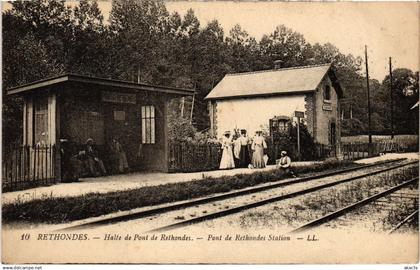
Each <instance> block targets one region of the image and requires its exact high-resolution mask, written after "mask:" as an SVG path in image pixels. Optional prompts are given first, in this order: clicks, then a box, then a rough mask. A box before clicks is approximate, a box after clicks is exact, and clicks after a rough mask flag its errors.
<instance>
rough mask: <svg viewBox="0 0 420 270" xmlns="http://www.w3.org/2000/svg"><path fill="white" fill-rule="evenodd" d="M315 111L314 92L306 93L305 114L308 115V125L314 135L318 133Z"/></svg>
mask: <svg viewBox="0 0 420 270" xmlns="http://www.w3.org/2000/svg"><path fill="white" fill-rule="evenodd" d="M315 113H316V108H315V106H314V94H313V93H311V94H306V95H305V114H306V115H305V116H306V125H307V128H308V131H309V133H310V134H311V135H312V136H314V134H315V133H316V122H315Z"/></svg>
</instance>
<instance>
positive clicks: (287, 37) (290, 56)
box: [260, 25, 308, 69]
mask: <svg viewBox="0 0 420 270" xmlns="http://www.w3.org/2000/svg"><path fill="white" fill-rule="evenodd" d="M260 48H261V56H262V58H263V59H264V64H265V66H264V68H265V69H269V68H272V66H273V62H274V61H275V60H281V61H283V62H282V63H283V64H282V65H283V67H291V66H299V65H303V64H304V63H305V60H306V59H305V58H304V56H305V55H306V54H307V53H306V51H305V50H306V49H308V47H307V43H306V41H305V38H304V37H303V35H302V34H300V33H298V32H295V31H293V30H292V29H290V28H287V27H286V26H284V25H279V26H277V27H276V29H275V30H274V32H273V33H271V34H270V35H264V36H263V37H262V39H261V41H260Z"/></svg>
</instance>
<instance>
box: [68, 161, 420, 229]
mask: <svg viewBox="0 0 420 270" xmlns="http://www.w3.org/2000/svg"><path fill="white" fill-rule="evenodd" d="M401 161H403V159H399V160H392V161H386V162H381V163H375V164H369V165H363V166H357V167H353V168H347V169H343V170H336V171H332V172H327V173H321V174H317V175H313V176H308V177H303V178H295V179H291V180H285V181H280V182H276V183H270V184H266V185H263V186H258V187H251V188H247V189H243V190H239V191H232V192H228V193H224V194H220V195H213V196H209V197H205V198H199V199H194V200H190V201H187V202H179V203H173V204H170V205H165V206H157V207H153V208H151V209H147V210H140V211H135V212H131V213H128V214H123V215H119V216H114V217H109V218H102V219H99V220H94V221H88V222H82V223H81V224H77V225H73V226H71V227H67V228H65V229H62V230H73V229H80V228H86V227H95V226H101V225H109V224H113V223H118V222H122V221H128V220H136V219H141V218H145V217H149V216H153V215H158V214H162V213H167V212H171V211H175V210H179V209H185V208H189V207H194V206H197V205H203V204H207V203H211V202H219V201H223V200H226V199H230V198H237V197H240V196H245V195H249V194H254V193H255V194H256V193H260V192H262V191H266V190H272V189H276V188H282V187H286V186H291V185H294V184H298V183H304V182H308V181H312V180H317V179H321V178H326V177H329V176H336V175H341V174H345V173H350V172H354V171H358V170H362V169H367V168H372V167H380V166H381V165H387V164H394V163H398V162H401ZM414 163H417V161H416V162H408V163H403V164H398V165H393V166H391V167H387V168H383V169H379V170H375V171H373V172H368V173H365V174H362V175H358V176H354V177H350V178H345V179H342V180H339V181H335V182H332V183H327V184H323V185H320V186H316V187H312V188H309V189H305V190H301V191H297V192H291V193H288V194H285V195H281V196H276V197H273V198H269V199H266V200H260V201H257V202H254V203H250V204H245V205H240V206H238V207H234V208H230V209H225V210H223V211H218V212H215V213H211V214H208V215H203V216H200V217H197V218H193V219H189V220H185V221H182V222H178V223H175V224H170V225H168V226H164V227H160V228H158V229H155V230H153V231H162V230H168V229H174V228H177V227H182V226H188V225H191V224H195V223H198V222H202V221H205V220H209V219H214V218H218V217H223V216H226V215H230V214H233V213H237V212H240V211H243V210H246V209H250V208H255V207H258V206H261V205H264V204H267V203H270V202H274V201H279V200H284V199H287V198H292V197H295V196H299V195H303V194H306V193H309V192H313V191H315V190H319V189H323V188H327V187H331V186H334V185H338V184H340V183H345V182H349V181H352V180H356V179H360V178H364V177H368V176H372V175H375V174H379V173H382V172H386V171H390V170H394V169H397V168H401V167H404V166H408V165H411V164H414Z"/></svg>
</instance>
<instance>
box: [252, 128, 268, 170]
mask: <svg viewBox="0 0 420 270" xmlns="http://www.w3.org/2000/svg"><path fill="white" fill-rule="evenodd" d="M261 134H262V132H261V131H257V135H256V136H255V137H254V140H253V142H252V146H251V149H252V150H253V151H254V152H253V153H252V166H253V167H254V168H265V162H264V149H265V148H267V143H266V142H265V140H264V137H263V136H262V135H261Z"/></svg>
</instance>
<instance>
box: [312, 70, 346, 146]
mask: <svg viewBox="0 0 420 270" xmlns="http://www.w3.org/2000/svg"><path fill="white" fill-rule="evenodd" d="M326 85H329V86H330V87H331V99H330V102H327V101H325V100H324V87H325V86H326ZM314 102H315V113H314V115H315V120H314V134H315V140H316V141H317V142H318V143H321V144H331V142H330V134H331V128H330V124H331V123H335V125H336V142H335V143H336V144H339V142H340V118H339V107H338V96H337V92H336V91H335V89H334V87H333V86H332V82H331V80H330V78H329V77H328V76H326V77H325V78H324V79H323V80H322V82H321V83H320V85H319V86H318V88H317V90H316V92H315V95H314Z"/></svg>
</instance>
